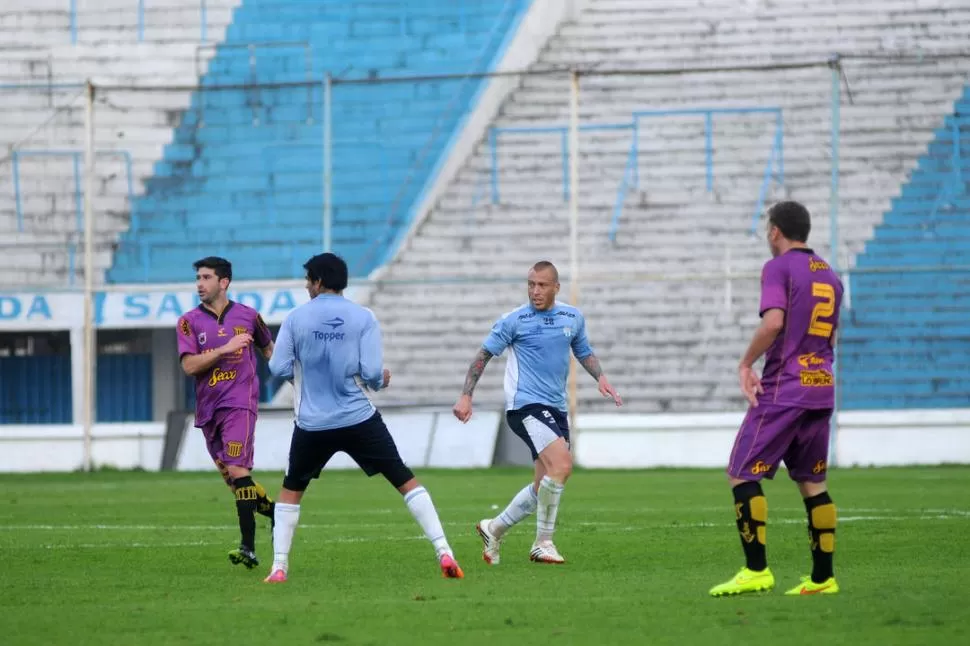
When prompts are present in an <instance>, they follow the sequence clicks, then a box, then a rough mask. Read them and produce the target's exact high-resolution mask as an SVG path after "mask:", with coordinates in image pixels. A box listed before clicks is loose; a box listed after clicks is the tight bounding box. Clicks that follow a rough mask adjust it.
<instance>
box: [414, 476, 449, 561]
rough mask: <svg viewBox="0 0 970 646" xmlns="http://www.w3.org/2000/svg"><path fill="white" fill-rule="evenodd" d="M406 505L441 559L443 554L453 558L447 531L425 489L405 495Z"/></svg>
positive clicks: (417, 489) (418, 489)
mask: <svg viewBox="0 0 970 646" xmlns="http://www.w3.org/2000/svg"><path fill="white" fill-rule="evenodd" d="M404 503H405V504H406V505H407V506H408V510H409V511H410V512H411V515H412V516H414V520H416V521H418V525H421V529H423V530H424V535H425V537H426V538H427V539H428V540H429V541H431V544H432V545H433V546H434V551H435V553H436V554H437V555H438V558H441V556H442V555H443V554H448V555H451V556H453V553H452V551H451V547H449V546H448V539H447V538H445V530H444V529H442V527H441V520H440V519H439V518H438V512H437V511H436V510H435V508H434V503H433V502H431V494H429V493H428V490H427V489H425V488H424V487H421V486H419V487H417V488H416V489H412V490H411V491H409V492H407V494H405V495H404Z"/></svg>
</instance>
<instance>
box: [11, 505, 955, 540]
mask: <svg viewBox="0 0 970 646" xmlns="http://www.w3.org/2000/svg"><path fill="white" fill-rule="evenodd" d="M946 511H948V512H950V513H946V514H935V515H923V516H844V517H842V518H839V519H838V520H839V522H840V523H857V522H884V521H889V522H892V521H904V520H933V521H940V520H966V519H968V518H970V512H967V511H964V510H946ZM804 523H805V519H804V518H779V519H776V520H769V522H768V524H769V525H772V524H775V525H800V524H804ZM450 524H451V525H453V526H467V523H450ZM604 524H605V523H577V524H573V525H572V527H576V526H584V525H585V526H589V525H604ZM611 525H612V527H613V529H612V531H616V532H642V531H645V530H653V529H700V528H717V529H725V528H733V527H734V526H735V525H734V523H712V522H699V523H678V524H676V525H669V524H664V525H657V524H653V525H627V526H623V527H619V526H617V525H618V524H617V523H612V524H611ZM371 526H372V527H373V525H371ZM384 527H386V528H388V529H390V528H397V527H399V525H393V524H387V525H384ZM299 528H300V529H333V528H334V526H333V525H299ZM569 528H570V525H566V526H565V527H564V528H562V529H565V530H566V531H567V532H568V531H569ZM0 529H6V530H41V531H48V530H72V531H76V530H92V529H93V530H132V531H158V530H163V529H168V530H180V529H181V530H186V529H199V530H207V531H210V530H211V531H223V530H226V531H228V530H233V529H236V527H235V526H232V525H184V526H179V525H174V526H168V527H166V526H161V525H6V526H3V527H0ZM560 531H561V530H560ZM314 540H315V541H316V542H319V543H327V544H342V543H370V542H384V541H393V542H401V541H422V540H425V537H424V536H331V537H327V538H321V539H314ZM216 545H224V542H223V541H218V542H216V541H182V542H168V543H144V542H132V543H47V544H41V545H38V546H36V547H40V548H42V549H48V550H59V549H125V548H135V549H144V548H148V549H152V548H183V547H212V546H216ZM11 547H13V548H14V549H16V546H9V545H8V546H7V549H10V548H11ZM23 547H24V548H25V549H30V548H31V547H33V546H29V545H25V546H23Z"/></svg>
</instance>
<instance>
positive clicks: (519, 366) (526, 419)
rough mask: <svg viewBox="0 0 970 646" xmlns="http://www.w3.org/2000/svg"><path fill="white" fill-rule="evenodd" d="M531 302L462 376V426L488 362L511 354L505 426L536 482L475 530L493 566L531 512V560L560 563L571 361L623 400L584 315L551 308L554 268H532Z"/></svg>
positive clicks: (502, 322)
mask: <svg viewBox="0 0 970 646" xmlns="http://www.w3.org/2000/svg"><path fill="white" fill-rule="evenodd" d="M528 284H529V303H528V304H527V305H523V306H522V307H520V308H518V309H516V310H513V311H512V312H509V313H508V314H506V315H504V316H503V317H502V318H500V319H499V320H498V321H497V322H496V323H495V325H494V326H493V327H492V332H491V333H490V334H489V335H488V338H486V339H485V342H484V343H483V344H482V349H481V350H480V351H479V352H478V356H476V357H475V360H474V361H473V362H472V365H471V367H470V368H469V369H468V374H467V376H466V377H465V387H464V389H463V390H462V393H461V397H460V398H459V399H458V403H456V404H455V408H454V413H455V417H457V418H458V419H459V420H461V421H462V422H467V421H468V420H469V419H470V418H471V416H472V393H473V392H474V390H475V385H476V384H477V383H478V380H479V379H480V378H481V376H482V373H483V372H484V371H485V366H486V365H487V364H488V361H489V359H491V358H492V357H494V356H498V355H500V354H502V352H503V351H504V350H505V349H506V348H508V350H509V358H508V363H507V365H506V368H505V408H506V420H507V421H508V423H509V427H510V428H511V429H512V431H513V432H514V433H515V434H516V435H518V436H519V437H520V438H522V440H523V441H525V443H526V444H527V445H528V447H529V451H530V452H531V453H532V459H533V460H535V480H534V482H530V483H529V484H528V485H527V486H526V487H525V488H523V489H522V490H521V491H520V492H519V493H517V494H516V495H515V497H514V498H513V499H512V502H510V503H509V505H508V507H506V509H505V511H503V512H502V513H501V514H499V515H498V516H496V517H495V518H485V519H483V520H482V521H480V522H479V523H478V525H477V526H476V530H477V531H478V534H479V535H480V536H481V537H482V542H483V544H484V547H483V550H482V557H483V558H484V559H485V562H486V563H489V564H491V565H497V564H498V562H499V548H500V546H501V541H502V537H503V536H504V535H505V532H507V531H508V530H509V528H510V527H512V526H513V525H515V524H516V523H518V522H519V521H521V520H523V519H524V518H525V517H526V516H528V515H529V514H531V513H532V512H534V511H538V513H537V514H536V540H535V543H534V544H533V545H532V552H531V553H530V555H529V558H530V559H532V560H533V561H536V562H539V563H563V562H564V559H563V557H562V555H561V554H559V550H557V549H556V546H555V544H553V542H552V537H553V533H554V532H555V528H556V514H557V513H558V510H559V499H560V497H561V496H562V490H563V487H564V486H565V484H566V480H567V479H568V478H569V474H570V473H572V468H573V461H572V456H571V455H570V453H569V422H568V419H567V416H566V379H567V377H568V376H569V354H570V352H572V354H573V355H575V356H576V359H577V360H579V363H580V364H581V365H582V366H583V367H584V368H585V369H586V371H587V372H589V374H590V375H592V377H593V378H594V379H596V380H597V381H598V382H599V390H600V393H602V394H603V395H604V396H605V397H610V398H612V399H613V401H614V402H615V403H616V405H617V406H620V405H622V403H623V402H622V400H621V399H620V396H619V395H618V394H617V392H616V390H614V388H613V386H611V385H610V382H609V380H607V378H606V375H604V374H603V369H602V368H601V367H600V364H599V360H598V359H597V358H596V355H595V354H593V348H591V347H590V345H589V340H588V339H587V337H586V320H585V319H584V318H583V314H582V312H580V311H579V310H578V309H577V308H575V307H572V306H570V305H565V304H563V303H559V302H558V301H556V294H558V293H559V272H558V271H557V270H556V267H555V265H553V264H552V263H551V262H546V261H542V262H537V263H536V264H535V265H534V266H533V267H532V269H530V270H529V283H528Z"/></svg>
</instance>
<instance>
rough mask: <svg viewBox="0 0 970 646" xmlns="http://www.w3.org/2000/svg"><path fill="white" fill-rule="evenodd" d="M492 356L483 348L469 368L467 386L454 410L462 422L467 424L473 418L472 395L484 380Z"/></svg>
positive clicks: (466, 375) (466, 378)
mask: <svg viewBox="0 0 970 646" xmlns="http://www.w3.org/2000/svg"><path fill="white" fill-rule="evenodd" d="M492 356H494V355H492V353H491V352H489V351H488V350H486V349H485V348H482V349H481V350H479V351H478V354H476V355H475V360H474V361H472V365H470V366H469V367H468V373H467V374H465V385H464V386H463V387H462V389H461V397H459V398H458V403H456V404H455V407H454V409H452V412H453V413H454V414H455V417H457V418H458V419H459V420H460V421H462V422H467V421H468V420H469V419H471V417H472V393H474V392H475V386H477V385H478V380H479V379H481V378H482V374H483V373H484V372H485V366H487V365H488V362H489V360H490V359H491V358H492Z"/></svg>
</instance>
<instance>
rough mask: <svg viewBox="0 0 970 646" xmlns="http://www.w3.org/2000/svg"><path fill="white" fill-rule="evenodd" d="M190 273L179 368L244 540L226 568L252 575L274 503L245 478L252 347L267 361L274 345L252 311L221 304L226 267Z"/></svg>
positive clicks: (252, 406)
mask: <svg viewBox="0 0 970 646" xmlns="http://www.w3.org/2000/svg"><path fill="white" fill-rule="evenodd" d="M194 267H195V271H196V275H195V282H196V286H197V288H198V291H199V299H200V300H201V301H202V303H201V304H200V305H199V306H198V307H197V308H196V309H194V310H192V311H190V312H187V313H186V314H185V315H184V316H182V317H181V318H180V319H179V321H178V326H177V330H176V336H177V337H178V350H179V361H180V362H181V364H182V370H184V371H185V374H187V375H189V376H191V377H195V425H196V426H197V427H199V428H201V429H202V433H203V434H204V435H205V440H206V446H207V447H208V449H209V455H211V456H212V460H213V461H214V462H215V464H216V467H217V468H218V469H219V472H220V473H221V474H222V477H223V479H225V481H226V484H228V485H229V488H230V489H231V490H232V491H233V493H234V494H235V497H236V511H237V513H238V515H239V529H240V532H241V533H242V540H241V542H240V546H239V549H237V550H233V551H232V552H230V553H229V560H230V561H232V562H233V563H235V564H239V563H242V564H243V565H245V566H246V567H248V568H250V569H252V568H253V567H255V566H257V565H259V561H258V559H257V558H256V546H255V541H256V520H255V513H256V512H259V513H260V514H262V515H264V516H267V517H269V518H270V519H272V518H273V501H272V500H270V499H269V497H268V496H267V495H266V490H265V489H264V488H263V487H262V485H260V484H258V483H257V482H255V481H253V478H252V475H251V470H252V468H253V442H254V440H255V437H254V433H255V426H256V411H257V405H258V403H259V378H258V377H257V375H256V353H255V350H254V348H253V346H254V345H255V346H256V347H257V348H259V349H260V351H261V353H262V355H263V356H264V357H265V358H266V359H269V357H270V356H271V355H272V354H273V337H272V335H271V334H270V331H269V329H268V328H267V327H266V324H265V323H264V322H263V319H262V317H260V315H259V313H258V312H256V310H254V309H253V308H251V307H247V306H245V305H242V304H240V303H234V302H232V301H230V300H229V298H228V297H227V295H226V290H228V288H229V283H230V281H232V265H231V264H230V263H229V261H228V260H225V259H224V258H217V257H209V258H203V259H202V260H199V261H198V262H196V263H195V265H194Z"/></svg>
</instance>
